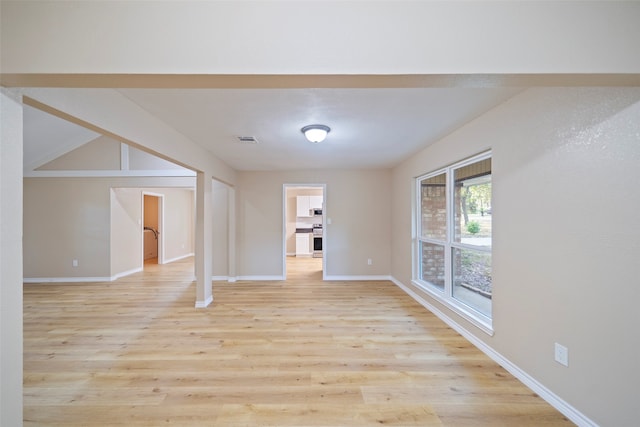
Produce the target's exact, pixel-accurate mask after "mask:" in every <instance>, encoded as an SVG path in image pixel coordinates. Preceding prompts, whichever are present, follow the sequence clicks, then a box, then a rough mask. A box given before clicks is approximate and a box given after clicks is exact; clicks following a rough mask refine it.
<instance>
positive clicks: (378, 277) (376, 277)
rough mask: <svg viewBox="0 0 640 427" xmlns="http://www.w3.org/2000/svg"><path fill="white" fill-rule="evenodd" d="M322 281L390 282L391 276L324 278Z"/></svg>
mask: <svg viewBox="0 0 640 427" xmlns="http://www.w3.org/2000/svg"><path fill="white" fill-rule="evenodd" d="M324 280H335V281H340V280H344V281H351V280H361V281H364V282H366V281H380V280H392V278H391V276H325V277H324Z"/></svg>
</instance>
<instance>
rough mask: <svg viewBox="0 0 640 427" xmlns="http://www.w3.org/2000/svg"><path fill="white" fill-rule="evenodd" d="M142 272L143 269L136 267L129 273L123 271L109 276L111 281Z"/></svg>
mask: <svg viewBox="0 0 640 427" xmlns="http://www.w3.org/2000/svg"><path fill="white" fill-rule="evenodd" d="M142 270H143V267H138V268H134V269H131V270H129V271H123V272H122V273H117V274H115V275H113V276H111V281H114V280H118V279H120V278H121V277H125V276H129V275H131V274H134V273H139V272H141V271H142Z"/></svg>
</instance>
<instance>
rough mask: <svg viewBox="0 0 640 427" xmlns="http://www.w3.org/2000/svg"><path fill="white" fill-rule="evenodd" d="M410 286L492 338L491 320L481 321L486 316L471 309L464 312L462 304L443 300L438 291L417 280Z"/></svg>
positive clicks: (451, 300)
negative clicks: (424, 293)
mask: <svg viewBox="0 0 640 427" xmlns="http://www.w3.org/2000/svg"><path fill="white" fill-rule="evenodd" d="M411 284H412V285H413V286H415V287H416V288H418V289H420V290H421V291H424V292H426V293H427V294H429V296H431V297H432V298H433V299H435V300H437V301H438V302H439V303H440V304H442V305H445V306H446V307H447V308H448V309H449V310H451V311H453V312H455V313H456V314H458V315H459V316H462V317H464V318H465V320H467V321H468V322H469V323H473V324H474V325H475V326H477V327H478V328H479V329H481V330H482V331H483V332H485V333H486V334H487V335H490V336H493V333H494V332H493V320H492V319H489V318H487V320H486V321H485V320H483V318H484V317H486V316H483V315H482V314H481V313H476V312H474V311H472V310H471V309H470V310H465V309H464V304H462V303H458V302H455V303H454V301H455V300H454V299H448V298H443V295H442V294H440V293H439V292H438V291H436V290H432V289H430V287H429V286H425V285H423V284H422V283H420V282H418V281H417V280H412V281H411Z"/></svg>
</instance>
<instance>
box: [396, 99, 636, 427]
mask: <svg viewBox="0 0 640 427" xmlns="http://www.w3.org/2000/svg"><path fill="white" fill-rule="evenodd" d="M488 148H491V149H492V152H493V162H492V164H493V176H492V182H493V206H492V208H493V296H494V297H493V327H494V331H495V335H494V336H493V337H489V336H488V335H486V334H485V333H483V332H481V331H480V330H478V329H476V328H475V327H474V326H472V325H471V324H469V323H467V322H465V320H464V319H462V318H460V317H458V316H456V315H455V314H454V313H453V312H451V311H450V310H448V309H447V308H446V307H444V306H442V305H440V304H438V303H437V302H436V301H435V300H433V299H431V298H430V297H429V296H428V295H427V294H425V293H424V292H420V290H419V289H417V288H415V287H414V290H415V291H416V292H419V293H421V294H422V296H423V297H424V298H425V299H426V300H427V301H429V302H430V303H432V304H433V305H434V306H436V307H437V308H438V309H440V310H441V311H442V312H444V313H446V314H447V315H448V316H450V318H452V319H454V320H455V321H456V322H457V323H459V324H460V325H463V326H464V327H465V328H466V329H467V330H468V331H469V332H470V333H471V334H473V335H474V336H476V337H477V338H478V339H479V340H482V341H484V342H486V343H487V344H488V345H489V346H490V347H491V348H493V349H494V350H495V351H497V352H498V353H499V354H501V355H502V356H504V357H506V358H507V359H508V360H509V361H511V362H512V363H514V364H515V365H517V366H518V367H519V368H520V369H522V370H523V371H525V372H526V373H527V374H529V375H530V376H532V377H533V378H534V379H535V380H537V381H538V382H539V383H541V384H542V385H543V386H545V387H546V388H548V389H549V390H551V391H552V392H553V393H555V394H556V395H557V396H559V397H560V398H561V399H563V400H564V401H565V402H566V403H568V404H569V405H571V406H572V407H574V408H576V409H577V410H578V411H579V412H581V413H582V414H584V415H586V417H587V418H588V419H590V420H592V421H594V422H595V423H597V424H599V425H603V426H605V425H616V426H627V425H634V424H635V423H636V422H637V399H636V395H637V393H636V390H635V388H636V384H637V382H638V380H640V377H638V369H637V354H638V353H639V352H640V339H639V338H638V336H639V335H638V334H637V333H635V332H631V333H630V332H629V328H630V327H631V328H633V325H637V324H638V322H639V321H640V318H639V316H638V311H637V301H638V300H640V287H638V286H637V283H638V280H637V276H638V273H637V270H636V268H635V265H636V264H637V255H638V252H639V247H638V242H639V241H640V228H639V227H637V226H636V224H637V215H636V214H637V212H638V210H639V209H640V193H639V192H638V191H637V188H636V185H637V183H638V182H640V169H639V168H638V167H637V165H638V163H639V162H640V89H639V88H619V89H615V88H590V89H584V88H582V89H581V88H574V89H568V88H545V89H542V88H540V89H530V90H527V91H525V92H523V93H522V94H520V95H518V96H516V97H514V98H512V99H511V100H509V101H507V102H506V103H504V104H502V105H501V106H499V107H497V108H495V109H494V110H492V111H490V112H488V113H486V114H485V115H483V116H481V117H480V118H478V119H477V120H475V121H473V122H471V123H469V124H467V125H466V126H464V127H462V128H460V129H459V130H457V131H456V132H454V133H453V134H451V135H449V136H447V137H446V138H444V139H442V140H441V141H439V142H438V143H436V144H434V145H432V146H430V147H428V148H426V149H425V150H423V151H422V152H420V153H418V154H416V155H415V156H413V157H412V158H411V159H409V160H407V161H405V162H404V163H403V164H401V165H400V166H398V167H396V168H395V169H394V170H393V174H392V176H393V179H392V181H393V183H392V206H393V214H392V216H393V225H392V236H393V238H392V251H391V253H392V274H393V276H394V277H395V278H396V279H398V280H399V281H401V282H402V283H403V284H404V285H406V286H411V279H412V269H411V248H412V235H411V233H412V231H411V230H412V228H411V221H412V195H413V194H414V193H413V191H414V190H413V188H414V187H413V178H414V177H415V176H419V175H421V174H423V173H427V172H430V171H433V170H435V169H437V168H440V167H442V166H445V165H448V164H451V163H453V162H456V161H458V160H460V159H464V158H465V157H468V156H471V155H473V154H476V153H479V152H481V151H484V150H486V149H488ZM555 342H558V343H561V344H563V345H565V346H566V347H568V349H569V367H568V368H567V367H564V366H561V365H560V364H558V363H556V362H555V361H554V343H555Z"/></svg>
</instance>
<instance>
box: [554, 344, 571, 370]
mask: <svg viewBox="0 0 640 427" xmlns="http://www.w3.org/2000/svg"><path fill="white" fill-rule="evenodd" d="M555 359H556V362H558V363H559V364H561V365H564V366H567V367H568V366H569V349H568V348H567V347H565V346H563V345H560V344H558V343H556V345H555Z"/></svg>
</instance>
